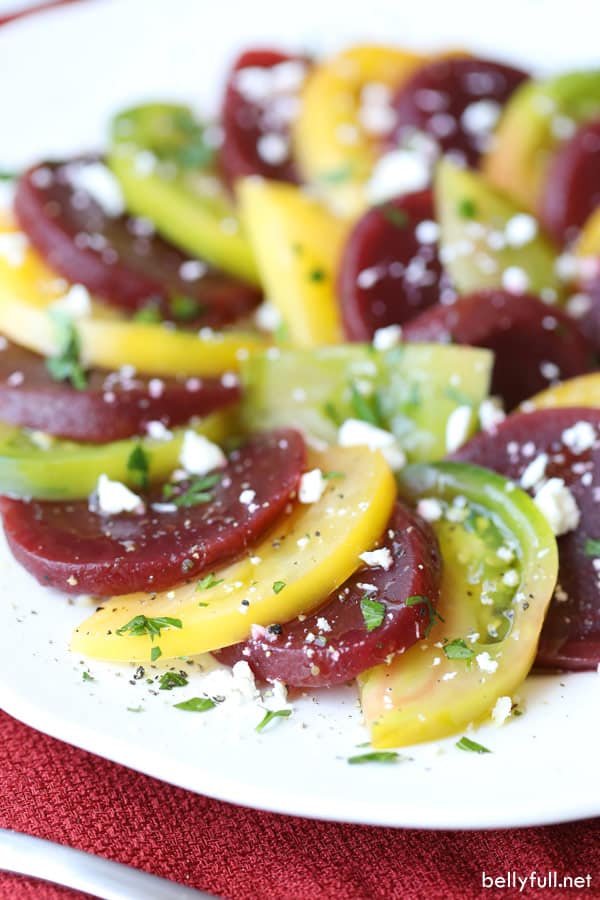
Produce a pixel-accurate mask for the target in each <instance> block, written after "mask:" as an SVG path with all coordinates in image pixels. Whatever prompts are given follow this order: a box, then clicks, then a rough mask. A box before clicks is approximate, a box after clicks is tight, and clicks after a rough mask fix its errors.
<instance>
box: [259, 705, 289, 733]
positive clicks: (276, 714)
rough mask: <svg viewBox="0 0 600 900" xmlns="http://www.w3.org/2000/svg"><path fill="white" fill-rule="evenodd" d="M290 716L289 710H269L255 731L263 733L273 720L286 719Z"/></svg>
mask: <svg viewBox="0 0 600 900" xmlns="http://www.w3.org/2000/svg"><path fill="white" fill-rule="evenodd" d="M291 714H292V710H291V709H270V710H269V711H268V712H267V713H266V715H265V717H264V719H262V720H261V721H260V722H259V723H258V725H257V726H256V731H258V732H260V731H263V729H265V728H266V727H267V725H268V724H269V722H272V721H273V719H288V718H289V717H290V716H291Z"/></svg>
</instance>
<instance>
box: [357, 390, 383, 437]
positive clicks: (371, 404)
mask: <svg viewBox="0 0 600 900" xmlns="http://www.w3.org/2000/svg"><path fill="white" fill-rule="evenodd" d="M350 402H351V404H352V409H353V411H354V414H355V416H356V418H357V419H362V421H363V422H369V424H370V425H375V426H376V427H377V428H385V422H384V420H383V416H382V415H381V410H380V408H379V396H378V394H377V392H375V393H373V394H371V395H370V396H367V395H365V394H363V393H362V391H360V390H359V388H358V386H357V385H356V384H355V382H354V381H351V382H350Z"/></svg>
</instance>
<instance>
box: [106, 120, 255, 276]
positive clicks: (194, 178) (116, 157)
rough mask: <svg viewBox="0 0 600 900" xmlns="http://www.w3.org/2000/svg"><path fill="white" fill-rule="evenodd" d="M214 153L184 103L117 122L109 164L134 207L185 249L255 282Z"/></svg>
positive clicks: (247, 247) (248, 252) (252, 265)
mask: <svg viewBox="0 0 600 900" xmlns="http://www.w3.org/2000/svg"><path fill="white" fill-rule="evenodd" d="M213 157H214V151H213V150H212V149H211V147H210V143H209V142H208V141H207V139H206V129H205V128H204V126H203V125H202V124H201V123H200V122H198V120H197V119H195V118H194V116H193V114H192V112H191V110H190V109H189V108H188V107H187V106H178V105H174V104H167V103H152V104H148V105H145V106H138V107H134V108H132V109H129V110H126V111H124V112H122V113H120V114H119V115H118V116H116V118H115V119H114V121H113V123H112V145H111V149H110V153H109V157H108V163H109V165H110V167H111V169H112V170H113V172H114V174H115V175H116V177H117V178H118V179H119V182H120V184H121V189H122V191H123V194H124V196H125V200H126V202H127V208H128V209H129V211H130V212H132V213H134V214H135V215H137V216H143V217H145V218H147V219H150V221H151V222H153V223H154V225H155V226H156V228H157V230H158V231H159V232H160V233H161V234H162V235H164V236H165V237H166V238H168V239H169V240H170V241H172V242H173V243H174V244H176V245H177V246H179V247H181V248H182V249H184V250H186V251H187V252H188V253H191V254H193V255H195V256H199V257H200V258H201V259H205V260H207V261H208V262H210V263H212V264H213V265H215V266H217V267H218V268H220V269H222V270H223V271H224V272H230V273H231V274H232V275H235V276H237V277H238V278H242V279H244V280H246V281H249V282H252V283H256V284H257V283H258V273H257V270H256V266H255V263H254V258H253V255H252V251H251V249H250V245H249V243H248V241H247V239H246V236H245V234H244V233H243V229H242V226H241V224H240V222H239V220H238V218H237V214H236V212H235V209H234V206H233V203H232V201H231V198H230V197H229V195H228V193H227V190H226V188H225V187H224V185H223V184H222V182H221V180H220V179H219V176H218V173H217V171H216V168H215V167H214V159H213Z"/></svg>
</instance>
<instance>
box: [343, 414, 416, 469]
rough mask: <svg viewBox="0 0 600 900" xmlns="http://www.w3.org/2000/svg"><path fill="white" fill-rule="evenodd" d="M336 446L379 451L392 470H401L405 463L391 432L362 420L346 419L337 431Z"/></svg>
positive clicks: (404, 458)
mask: <svg viewBox="0 0 600 900" xmlns="http://www.w3.org/2000/svg"><path fill="white" fill-rule="evenodd" d="M338 444H339V445H340V447H368V448H369V449H370V450H381V452H382V453H383V455H384V457H385V459H386V460H387V462H388V464H389V465H390V467H391V468H392V469H401V468H402V466H403V465H404V464H405V462H406V457H405V455H404V453H403V451H402V450H401V448H400V447H399V446H398V444H397V442H396V438H395V437H394V435H393V434H392V433H391V432H389V431H385V430H384V429H383V428H377V426H376V425H371V424H370V423H369V422H363V421H362V419H346V421H345V422H344V423H343V425H341V426H340V428H339V431H338Z"/></svg>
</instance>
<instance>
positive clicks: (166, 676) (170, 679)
mask: <svg viewBox="0 0 600 900" xmlns="http://www.w3.org/2000/svg"><path fill="white" fill-rule="evenodd" d="M158 683H159V685H160V687H159V690H161V691H172V690H173V688H176V687H185V686H186V684H187V683H188V677H187V675H186V674H185V672H163V674H162V675H161V676H160V678H159V679H158Z"/></svg>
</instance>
